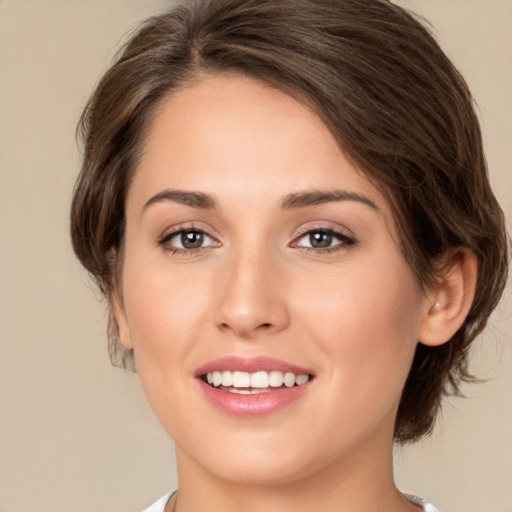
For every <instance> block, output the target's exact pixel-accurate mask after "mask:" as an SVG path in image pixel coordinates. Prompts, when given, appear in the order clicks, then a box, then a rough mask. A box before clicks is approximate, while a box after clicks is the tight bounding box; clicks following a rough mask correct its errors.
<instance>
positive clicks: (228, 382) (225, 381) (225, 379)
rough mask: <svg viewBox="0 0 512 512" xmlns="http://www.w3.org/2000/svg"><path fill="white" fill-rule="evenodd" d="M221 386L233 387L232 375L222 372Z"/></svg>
mask: <svg viewBox="0 0 512 512" xmlns="http://www.w3.org/2000/svg"><path fill="white" fill-rule="evenodd" d="M222 385H223V386H226V387H228V386H232V385H233V375H232V373H231V372H222Z"/></svg>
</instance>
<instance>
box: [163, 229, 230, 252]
mask: <svg viewBox="0 0 512 512" xmlns="http://www.w3.org/2000/svg"><path fill="white" fill-rule="evenodd" d="M158 243H159V245H163V246H166V247H167V248H169V249H170V250H175V251H194V250H198V249H203V248H205V247H214V246H218V245H220V243H219V242H217V241H216V240H214V239H213V238H212V237H211V236H209V235H208V234H206V233H205V232H204V231H202V230H200V229H195V228H194V229H192V228H190V229H180V230H179V231H173V232H172V233H168V234H167V235H165V236H164V237H163V238H162V239H161V240H159V242H158Z"/></svg>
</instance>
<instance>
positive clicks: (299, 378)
mask: <svg viewBox="0 0 512 512" xmlns="http://www.w3.org/2000/svg"><path fill="white" fill-rule="evenodd" d="M308 380H309V375H297V377H295V384H297V386H301V385H302V384H306V382H307V381H308Z"/></svg>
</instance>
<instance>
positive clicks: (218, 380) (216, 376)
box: [212, 372, 222, 388]
mask: <svg viewBox="0 0 512 512" xmlns="http://www.w3.org/2000/svg"><path fill="white" fill-rule="evenodd" d="M212 381H213V385H214V386H215V387H216V388H217V387H219V386H220V385H221V384H222V373H220V372H213V375H212Z"/></svg>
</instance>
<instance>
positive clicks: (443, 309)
mask: <svg viewBox="0 0 512 512" xmlns="http://www.w3.org/2000/svg"><path fill="white" fill-rule="evenodd" d="M477 271H478V261H477V258H476V256H475V254H474V253H473V252H472V251H470V250H468V249H464V248H462V249H459V250H457V251H456V252H455V253H454V254H452V255H451V256H450V258H449V259H448V260H447V261H446V262H445V264H444V265H443V270H442V272H441V278H440V280H439V282H438V285H437V287H436V288H435V290H433V292H432V293H431V295H430V297H429V300H428V303H427V306H426V309H427V311H426V313H425V316H424V317H423V320H422V323H421V326H420V330H419V334H418V340H419V341H420V343H423V344H424V345H429V346H437V345H442V344H443V343H446V342H447V341H448V340H449V339H450V338H451V337H452V336H453V335H454V334H455V333H456V332H457V330H458V329H459V328H460V326H461V325H462V324H463V322H464V320H465V318H466V316H467V314H468V313H469V310H470V309H471V305H472V303H473V298H474V296H475V287H476V278H477Z"/></svg>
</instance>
